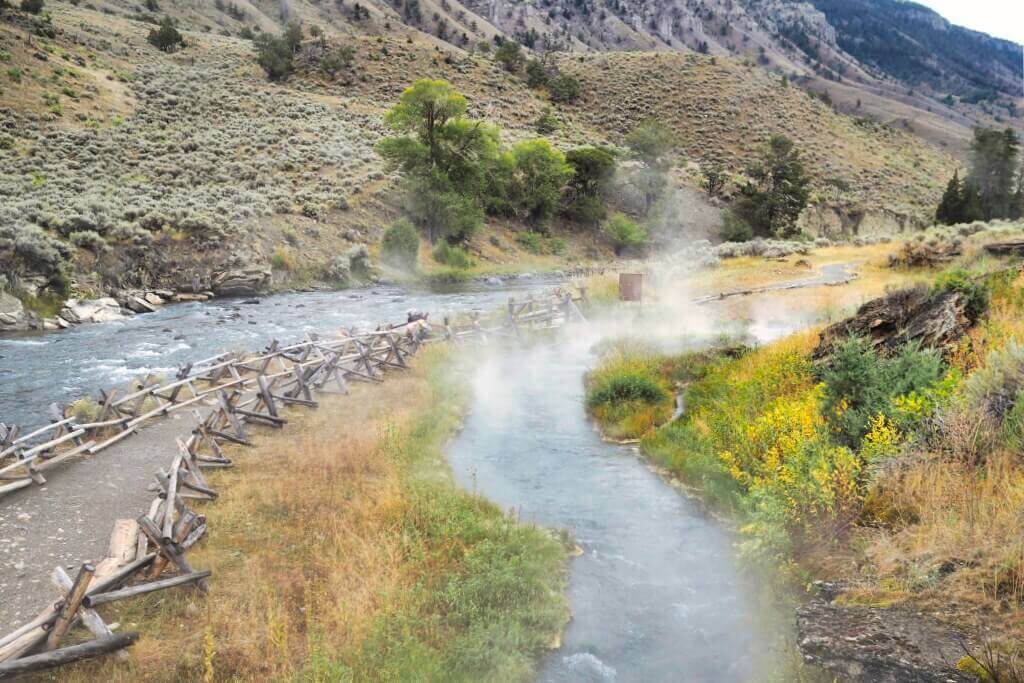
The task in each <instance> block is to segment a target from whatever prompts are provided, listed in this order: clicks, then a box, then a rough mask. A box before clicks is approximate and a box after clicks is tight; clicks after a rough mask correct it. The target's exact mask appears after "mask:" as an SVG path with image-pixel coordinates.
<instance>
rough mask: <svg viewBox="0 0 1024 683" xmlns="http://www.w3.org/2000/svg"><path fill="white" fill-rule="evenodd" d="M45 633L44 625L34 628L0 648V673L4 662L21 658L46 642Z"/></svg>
mask: <svg viewBox="0 0 1024 683" xmlns="http://www.w3.org/2000/svg"><path fill="white" fill-rule="evenodd" d="M48 632H49V631H47V629H46V626H45V625H39V626H35V627H33V628H31V629H29V630H28V631H27V632H25V633H23V634H22V635H20V636H18V637H17V638H15V639H14V640H12V641H11V642H10V643H8V644H7V645H4V646H3V647H0V672H2V671H3V669H2V667H3V666H4V664H5V663H6V662H9V661H11V660H14V659H17V658H18V657H21V656H22V655H24V654H25V653H26V652H31V651H32V650H34V649H35V648H36V647H38V646H39V644H40V643H42V642H43V641H44V640H46V634H47V633H48Z"/></svg>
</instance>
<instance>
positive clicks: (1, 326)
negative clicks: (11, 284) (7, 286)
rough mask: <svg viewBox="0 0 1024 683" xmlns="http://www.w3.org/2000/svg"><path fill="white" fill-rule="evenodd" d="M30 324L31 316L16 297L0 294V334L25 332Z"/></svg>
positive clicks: (4, 293) (5, 293)
mask: <svg viewBox="0 0 1024 683" xmlns="http://www.w3.org/2000/svg"><path fill="white" fill-rule="evenodd" d="M31 322H32V316H31V314H30V313H28V312H27V311H25V307H24V306H22V304H21V302H20V301H18V299H17V298H16V297H14V296H12V295H11V294H8V293H7V292H0V332H18V331H20V330H27V329H29V326H30V324H31Z"/></svg>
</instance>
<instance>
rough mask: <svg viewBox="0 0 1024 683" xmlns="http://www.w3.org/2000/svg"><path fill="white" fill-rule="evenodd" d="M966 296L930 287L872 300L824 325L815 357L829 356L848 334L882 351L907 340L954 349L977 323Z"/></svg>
mask: <svg viewBox="0 0 1024 683" xmlns="http://www.w3.org/2000/svg"><path fill="white" fill-rule="evenodd" d="M974 322H975V320H974V319H973V318H972V316H971V314H970V312H969V307H968V300H967V297H966V296H965V295H964V294H962V293H961V292H958V291H955V290H954V291H948V292H942V293H939V294H933V293H932V292H931V290H930V289H929V288H927V287H924V286H920V287H914V288H911V289H903V290H900V291H897V292H893V293H892V294H888V295H886V296H883V297H879V298H878V299H873V300H871V301H869V302H867V303H866V304H864V305H862V306H861V307H860V308H858V309H857V313H856V314H855V315H854V316H853V317H850V318H847V319H846V320H843V321H840V322H838V323H836V324H834V325H830V326H829V327H827V328H825V330H824V331H823V332H822V333H821V340H820V341H819V342H818V347H817V348H816V349H815V352H814V356H815V358H824V357H826V356H828V355H829V354H830V353H831V351H832V349H833V347H834V346H835V345H836V344H837V343H839V342H841V341H842V340H844V339H846V338H848V337H861V338H862V339H866V340H868V341H869V342H871V344H872V345H873V346H874V347H875V348H876V349H878V350H879V351H880V352H882V353H889V352H892V351H895V350H896V349H898V348H900V347H901V346H903V345H905V344H907V343H917V344H919V345H920V346H921V347H922V348H930V349H942V350H946V349H949V348H951V347H952V346H953V345H955V344H956V342H957V341H958V340H959V339H960V338H961V337H962V336H963V335H964V333H965V332H967V330H968V329H969V328H970V327H971V326H972V325H973V324H974Z"/></svg>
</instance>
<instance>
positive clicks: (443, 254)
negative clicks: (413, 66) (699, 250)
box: [377, 79, 671, 261]
mask: <svg viewBox="0 0 1024 683" xmlns="http://www.w3.org/2000/svg"><path fill="white" fill-rule="evenodd" d="M385 123H386V124H387V125H388V127H390V128H391V129H392V130H393V131H394V132H395V133H396V135H394V136H392V137H388V138H385V139H384V140H382V141H381V142H380V143H379V145H378V148H377V149H378V151H379V152H380V154H381V156H383V157H384V159H385V160H386V161H387V162H388V164H389V166H390V167H391V168H393V169H397V170H400V171H402V173H403V176H404V179H403V183H404V192H405V197H406V202H405V210H406V213H407V215H408V217H409V219H410V223H409V224H408V225H407V224H402V225H399V226H392V228H391V229H389V231H388V232H389V235H386V236H385V242H388V243H389V245H390V246H388V247H387V248H386V249H385V250H384V251H386V252H388V253H392V254H396V255H400V254H403V253H404V254H406V256H405V257H404V258H414V255H415V249H414V248H413V247H412V246H411V245H413V241H412V240H411V239H410V237H409V235H410V227H413V226H414V227H415V228H418V229H419V230H421V231H423V233H425V234H426V236H427V238H428V239H429V240H430V242H431V244H437V247H436V248H435V252H436V253H435V258H438V259H439V260H445V261H447V260H450V259H451V258H454V257H453V254H454V252H452V250H451V248H450V247H451V246H452V245H459V244H460V243H463V242H465V241H467V240H468V239H469V238H470V237H471V236H472V235H473V233H474V232H475V231H476V230H477V229H478V228H479V226H480V225H481V223H482V222H483V219H484V216H485V215H487V214H489V215H494V216H506V217H514V218H517V219H519V220H522V221H524V222H526V223H527V224H528V225H530V226H531V229H532V230H534V231H536V232H539V233H546V232H547V227H548V225H549V222H550V220H551V218H552V217H554V216H555V215H556V214H558V213H561V214H563V215H565V216H567V217H569V218H571V219H575V220H576V221H578V222H579V223H581V224H583V225H584V226H586V227H587V228H589V229H594V228H597V227H598V226H600V225H602V221H604V219H606V218H607V217H608V211H607V207H606V203H605V190H606V188H607V186H608V185H609V182H610V180H611V178H612V177H613V175H614V174H615V169H616V153H615V152H614V151H612V150H610V149H607V148H604V147H593V146H588V147H579V148H575V149H571V150H569V151H568V152H567V153H565V154H563V153H562V152H561V151H559V150H558V149H556V148H554V147H553V146H552V145H551V143H550V142H548V140H546V139H544V138H534V139H529V140H522V141H520V142H517V143H515V144H514V145H512V146H510V147H508V146H505V145H503V144H502V142H501V135H500V129H499V128H498V126H496V125H495V124H493V123H489V122H487V121H482V120H476V119H472V118H469V117H468V116H467V103H466V98H465V97H463V96H462V95H461V94H460V93H458V92H457V91H456V90H455V89H454V88H452V86H451V85H450V84H449V83H447V82H446V81H442V80H427V79H424V80H420V81H417V82H416V83H415V84H413V85H412V86H411V87H409V88H408V89H406V91H405V92H404V93H402V96H401V98H400V100H399V102H398V104H397V105H395V106H394V107H393V108H392V109H391V110H390V111H388V113H387V114H386V116H385ZM627 144H629V146H630V148H631V149H633V150H634V152H635V154H636V155H637V156H638V157H639V158H641V159H643V160H645V161H649V162H650V163H651V164H652V165H655V164H661V163H662V160H663V158H664V156H665V154H666V152H667V150H668V148H669V146H670V145H671V140H670V137H669V136H668V135H667V133H666V132H665V131H664V130H663V129H661V128H660V127H659V125H658V124H656V123H653V122H648V123H645V124H642V125H641V126H639V127H638V128H637V129H636V130H635V131H634V132H633V133H631V134H630V135H629V136H627ZM662 182H663V181H662ZM652 184H653V183H652ZM603 232H604V234H605V235H606V236H607V237H608V239H609V240H610V241H611V242H612V243H613V244H614V245H615V246H616V248H617V249H619V250H621V249H626V248H629V247H635V246H639V245H641V244H643V243H644V242H645V241H646V238H647V233H646V230H644V229H643V227H642V226H640V225H638V224H636V223H635V222H634V221H632V220H631V219H629V218H627V217H625V216H622V215H615V216H612V217H611V218H610V219H609V220H607V221H605V222H604V224H603ZM402 245H404V250H403V246H402ZM402 258H403V257H402V256H397V257H396V259H397V260H399V261H401V260H402Z"/></svg>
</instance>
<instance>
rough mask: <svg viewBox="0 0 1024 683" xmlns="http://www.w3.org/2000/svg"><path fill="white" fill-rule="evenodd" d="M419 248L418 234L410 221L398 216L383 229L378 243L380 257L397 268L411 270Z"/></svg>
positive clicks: (414, 264) (413, 267)
mask: <svg viewBox="0 0 1024 683" xmlns="http://www.w3.org/2000/svg"><path fill="white" fill-rule="evenodd" d="M419 250H420V236H419V233H418V232H416V228H415V227H414V226H413V224H412V223H411V222H409V221H408V220H406V219H405V218H400V219H398V220H397V221H395V222H394V223H392V224H391V225H390V226H388V229H387V230H385V231H384V239H383V240H382V241H381V244H380V252H381V258H382V260H383V261H384V262H385V263H389V264H391V265H393V266H397V267H399V268H405V269H407V270H413V269H415V268H416V259H417V257H418V255H419Z"/></svg>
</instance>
